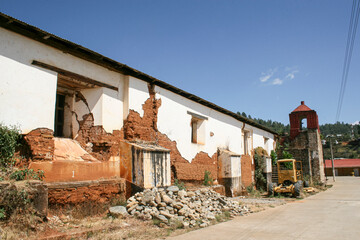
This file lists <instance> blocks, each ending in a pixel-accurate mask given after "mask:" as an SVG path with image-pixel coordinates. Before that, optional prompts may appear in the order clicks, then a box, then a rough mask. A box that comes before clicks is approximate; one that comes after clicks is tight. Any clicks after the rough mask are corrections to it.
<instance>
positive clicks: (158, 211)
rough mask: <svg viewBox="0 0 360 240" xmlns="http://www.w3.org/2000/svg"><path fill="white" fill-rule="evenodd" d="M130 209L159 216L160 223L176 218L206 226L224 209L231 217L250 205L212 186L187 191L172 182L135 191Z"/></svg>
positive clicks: (140, 215) (189, 224)
mask: <svg viewBox="0 0 360 240" xmlns="http://www.w3.org/2000/svg"><path fill="white" fill-rule="evenodd" d="M127 212H128V213H129V214H130V215H132V216H134V217H137V218H140V219H144V220H151V219H156V220H157V221H158V222H160V223H161V224H159V225H160V226H162V225H163V226H164V225H165V224H169V223H170V222H171V221H177V222H180V223H181V224H182V226H183V227H195V226H200V227H206V226H208V225H209V224H210V223H211V221H214V220H216V218H217V217H220V216H223V215H224V214H225V213H226V214H227V215H228V216H229V217H232V216H238V215H243V214H246V213H248V212H249V209H248V208H247V207H246V206H241V205H240V204H239V202H237V201H232V200H231V199H228V198H226V197H224V196H222V195H220V194H219V193H217V192H214V191H213V190H211V189H209V188H204V189H200V190H197V191H185V190H179V188H178V187H177V186H171V187H168V188H166V189H165V188H159V189H158V188H153V189H151V190H150V189H146V190H144V191H143V192H139V193H136V194H135V195H134V196H132V197H130V198H129V199H128V201H127Z"/></svg>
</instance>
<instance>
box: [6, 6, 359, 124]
mask: <svg viewBox="0 0 360 240" xmlns="http://www.w3.org/2000/svg"><path fill="white" fill-rule="evenodd" d="M351 4H352V1H351V0H337V1H333V0H321V1H320V0H317V1H314V0H302V1H300V0H297V1H296V0H282V1H278V0H272V1H269V0H263V1H240V0H234V1H230V0H223V1H220V0H181V1H180V0H178V1H175V0H162V1H157V0H153V1H150V0H142V1H139V0H129V1H115V0H114V1H106V0H104V1H65V0H62V1H57V0H53V1H49V0H42V1H28V0H26V1H18V0H0V11H1V12H3V13H5V14H8V15H10V16H12V17H15V18H17V19H19V20H22V21H24V22H27V23H29V24H31V25H35V26H37V27H39V28H41V29H43V30H45V31H48V32H50V33H53V34H56V35H58V36H60V37H62V38H65V39H67V40H70V41H72V42H75V43H77V44H80V45H82V46H84V47H87V48H89V49H91V50H94V51H96V52H99V53H100V54H103V55H105V56H107V57H110V58H113V59H115V60H117V61H119V62H121V63H124V64H127V65H129V66H131V67H133V68H136V69H138V70H140V71H142V72H145V73H147V74H149V75H151V76H153V77H156V78H158V79H160V80H163V81H165V82H168V83H170V84H172V85H175V86H176V87H179V88H181V89H184V90H186V91H188V92H191V93H193V94H195V95H198V96H200V97H202V98H204V99H206V100H209V101H211V102H214V103H216V104H218V105H220V106H222V107H224V108H227V109H229V110H231V111H234V112H237V111H240V112H246V113H247V114H250V115H251V116H252V117H256V118H263V119H272V120H276V121H281V122H283V123H288V122H289V119H288V118H289V117H288V114H289V113H290V112H291V111H292V110H293V109H295V108H296V107H297V106H298V105H299V104H300V101H301V100H304V101H305V104H306V105H307V106H309V107H310V108H312V109H314V110H316V111H317V113H318V115H319V121H320V124H324V123H333V122H335V115H336V109H337V102H338V97H339V91H340V84H341V75H342V68H343V61H344V54H345V47H346V38H347V31H348V27H349V19H350V12H351ZM359 32H360V30H359V29H358V34H357V39H356V43H355V48H354V52H353V59H352V63H351V68H350V72H349V77H348V83H347V87H346V91H345V97H344V103H343V108H342V113H341V116H340V121H344V122H347V123H353V122H355V121H358V120H360V81H359V76H360V37H359ZM0 44H1V43H0Z"/></svg>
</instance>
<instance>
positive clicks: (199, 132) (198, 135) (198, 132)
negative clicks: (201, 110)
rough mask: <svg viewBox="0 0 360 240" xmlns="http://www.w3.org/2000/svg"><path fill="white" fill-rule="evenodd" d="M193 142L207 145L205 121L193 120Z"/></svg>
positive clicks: (193, 118) (194, 118)
mask: <svg viewBox="0 0 360 240" xmlns="http://www.w3.org/2000/svg"><path fill="white" fill-rule="evenodd" d="M191 142H192V143H197V144H205V121H204V120H203V119H198V118H196V117H192V118H191Z"/></svg>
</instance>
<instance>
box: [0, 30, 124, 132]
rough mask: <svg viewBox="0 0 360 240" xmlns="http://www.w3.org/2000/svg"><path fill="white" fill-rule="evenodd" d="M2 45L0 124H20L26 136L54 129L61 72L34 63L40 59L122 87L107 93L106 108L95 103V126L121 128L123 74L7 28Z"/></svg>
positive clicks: (2, 33) (0, 38)
mask: <svg viewBox="0 0 360 240" xmlns="http://www.w3.org/2000/svg"><path fill="white" fill-rule="evenodd" d="M0 42H1V44H0V112H1V113H0V114H1V115H0V122H3V123H4V124H7V125H9V124H18V125H20V127H21V129H22V131H23V132H24V133H27V132H29V131H31V130H32V129H35V128H38V127H46V128H50V129H53V128H54V113H55V97H56V86H57V73H55V72H51V71H48V70H45V69H42V68H40V67H36V66H34V65H32V64H31V62H32V61H33V60H37V61H40V62H43V63H46V64H49V65H52V66H56V67H58V68H62V69H65V70H67V71H70V72H73V73H77V74H80V75H83V76H86V77H89V78H92V79H94V80H97V81H100V82H104V83H107V84H109V85H112V86H115V87H118V88H119V91H118V92H115V91H113V90H110V89H106V90H103V92H102V95H103V97H102V100H101V105H102V106H101V107H98V106H97V104H95V111H97V112H95V115H96V117H95V124H101V123H102V125H103V126H104V128H105V130H106V131H108V132H111V131H112V130H114V129H121V127H122V124H123V119H122V112H123V109H122V105H123V104H122V102H123V93H122V92H123V88H124V86H123V79H124V76H123V75H122V74H120V73H117V72H113V71H110V70H108V69H106V68H104V67H101V66H99V65H96V64H93V63H90V62H87V61H85V60H82V59H80V58H77V57H74V56H72V55H69V54H66V53H64V52H62V51H59V50H57V49H54V48H51V47H49V46H46V45H44V44H42V43H39V42H36V41H34V40H32V39H29V38H27V37H24V36H21V35H19V34H16V33H13V32H11V31H8V30H5V29H3V28H0ZM87 100H88V102H91V101H92V100H91V99H87ZM100 109H101V111H102V114H101V117H98V113H99V112H98V111H99V110H100ZM110 110H111V113H110Z"/></svg>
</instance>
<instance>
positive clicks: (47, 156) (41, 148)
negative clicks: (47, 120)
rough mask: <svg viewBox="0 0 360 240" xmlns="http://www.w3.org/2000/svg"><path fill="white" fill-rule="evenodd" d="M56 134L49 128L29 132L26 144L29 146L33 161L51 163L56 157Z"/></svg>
mask: <svg viewBox="0 0 360 240" xmlns="http://www.w3.org/2000/svg"><path fill="white" fill-rule="evenodd" d="M53 138H54V132H53V131H52V130H51V129H48V128H37V129H34V130H32V131H31V132H29V133H28V134H27V135H26V136H25V137H24V139H25V142H26V144H27V145H28V146H29V149H30V154H31V156H30V157H31V158H32V160H33V161H51V160H53V156H54V139H53Z"/></svg>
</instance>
